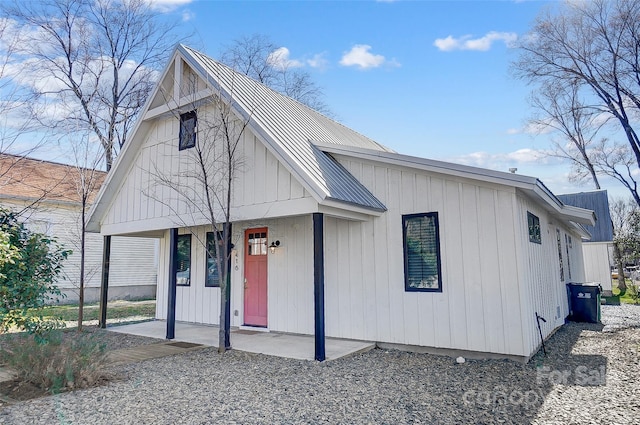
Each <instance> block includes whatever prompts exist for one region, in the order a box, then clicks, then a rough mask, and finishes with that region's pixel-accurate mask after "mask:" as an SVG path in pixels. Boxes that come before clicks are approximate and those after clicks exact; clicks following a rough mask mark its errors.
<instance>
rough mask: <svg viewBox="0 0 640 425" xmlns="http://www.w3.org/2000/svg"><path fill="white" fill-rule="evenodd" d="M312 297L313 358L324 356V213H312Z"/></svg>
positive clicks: (322, 359)
mask: <svg viewBox="0 0 640 425" xmlns="http://www.w3.org/2000/svg"><path fill="white" fill-rule="evenodd" d="M313 299H314V319H315V342H316V344H315V345H316V352H315V359H316V360H317V361H319V362H322V361H324V360H325V358H326V354H325V337H324V330H325V328H324V214H322V213H313Z"/></svg>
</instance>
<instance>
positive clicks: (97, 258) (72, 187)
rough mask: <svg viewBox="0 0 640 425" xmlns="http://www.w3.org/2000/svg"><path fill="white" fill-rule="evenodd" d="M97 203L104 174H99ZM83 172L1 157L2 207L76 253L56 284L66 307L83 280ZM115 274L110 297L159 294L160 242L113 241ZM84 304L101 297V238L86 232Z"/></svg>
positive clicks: (125, 239)
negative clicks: (80, 181)
mask: <svg viewBox="0 0 640 425" xmlns="http://www.w3.org/2000/svg"><path fill="white" fill-rule="evenodd" d="M97 173H98V175H97V181H98V184H97V185H96V186H97V187H96V190H95V191H94V193H92V194H91V196H90V199H89V201H90V202H91V201H93V200H94V198H95V195H96V194H97V192H98V188H99V187H100V185H101V184H102V182H103V181H104V179H105V177H106V173H105V172H103V171H98V172H97ZM78 175H79V171H78V169H77V168H76V167H74V166H70V165H63V164H57V163H54V162H50V161H43V160H38V159H32V158H25V157H19V156H13V155H6V154H3V155H0V207H3V208H8V209H11V210H13V211H16V212H22V213H21V219H22V220H23V221H24V222H25V223H26V225H27V227H28V228H29V229H31V230H32V231H36V232H39V233H44V234H46V235H47V236H50V237H53V238H55V239H56V240H57V241H58V242H59V243H61V244H62V245H63V246H64V248H65V249H70V250H72V251H73V253H72V254H71V255H70V256H69V258H67V260H65V262H64V263H63V269H62V272H61V274H60V276H59V278H58V280H57V282H56V284H57V285H58V287H59V288H60V289H61V290H62V292H63V293H64V294H65V295H66V297H65V298H63V299H62V300H61V302H63V303H67V302H75V301H77V300H78V288H79V282H80V252H79V250H80V234H81V232H80V229H81V221H80V214H81V205H82V204H81V197H80V195H79V194H78V190H77V189H76V187H77V186H76V181H77V179H78ZM113 245H114V250H115V251H114V256H113V257H112V259H111V261H112V263H113V265H114V270H113V273H112V276H111V283H112V287H111V290H110V292H109V295H110V299H122V298H126V299H129V298H133V299H135V298H152V297H155V293H156V272H157V262H156V257H157V253H156V251H157V241H156V240H153V239H132V238H117V239H114V241H113ZM85 253H86V261H85V279H86V281H85V301H87V302H93V301H97V300H98V299H99V297H100V293H99V290H100V278H101V276H100V273H101V271H102V267H101V265H102V238H101V237H100V236H99V235H96V234H93V233H88V234H87V238H86V250H85Z"/></svg>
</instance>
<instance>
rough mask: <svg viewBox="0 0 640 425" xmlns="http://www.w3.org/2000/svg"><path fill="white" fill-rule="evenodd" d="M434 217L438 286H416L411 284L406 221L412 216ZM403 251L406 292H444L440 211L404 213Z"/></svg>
mask: <svg viewBox="0 0 640 425" xmlns="http://www.w3.org/2000/svg"><path fill="white" fill-rule="evenodd" d="M418 217H433V221H434V224H435V230H436V234H435V236H436V253H437V270H438V287H437V288H415V287H411V286H409V279H408V277H409V271H408V269H409V261H408V257H407V232H406V222H407V220H410V219H412V218H418ZM402 253H403V263H404V290H405V292H442V255H441V251H440V221H439V219H438V212H437V211H432V212H427V213H417V214H403V215H402Z"/></svg>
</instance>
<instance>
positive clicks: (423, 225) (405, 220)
mask: <svg viewBox="0 0 640 425" xmlns="http://www.w3.org/2000/svg"><path fill="white" fill-rule="evenodd" d="M402 239H403V242H404V289H405V291H423V292H442V273H441V266H440V234H439V229H438V213H437V212H431V213H423V214H409V215H403V216H402Z"/></svg>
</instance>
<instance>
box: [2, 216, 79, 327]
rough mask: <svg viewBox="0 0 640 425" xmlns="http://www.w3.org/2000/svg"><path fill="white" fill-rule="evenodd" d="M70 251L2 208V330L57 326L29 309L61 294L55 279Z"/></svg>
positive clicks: (38, 307)
mask: <svg viewBox="0 0 640 425" xmlns="http://www.w3.org/2000/svg"><path fill="white" fill-rule="evenodd" d="M70 253H71V251H68V250H65V249H63V248H62V247H61V246H60V245H59V244H58V243H57V242H56V241H55V239H51V238H48V237H47V236H46V235H43V234H40V233H35V232H31V231H30V230H29V229H27V228H26V227H25V225H24V223H22V222H20V220H19V216H18V215H17V214H16V213H14V212H11V211H9V210H5V209H2V208H0V333H2V332H6V331H8V330H9V329H10V328H13V327H17V328H18V329H23V330H26V331H28V332H46V331H48V330H49V329H51V328H55V327H56V324H55V323H48V322H47V321H46V320H45V319H44V317H42V316H41V315H37V314H33V312H32V313H31V314H29V310H33V309H40V308H42V307H43V306H44V305H45V303H46V302H47V301H48V300H50V299H54V300H55V299H58V298H59V297H60V296H61V293H60V290H59V289H58V288H57V287H56V285H55V280H56V278H57V276H58V275H59V274H60V271H61V270H62V262H63V261H64V260H65V259H66V258H67V257H68V256H69V254H70Z"/></svg>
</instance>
